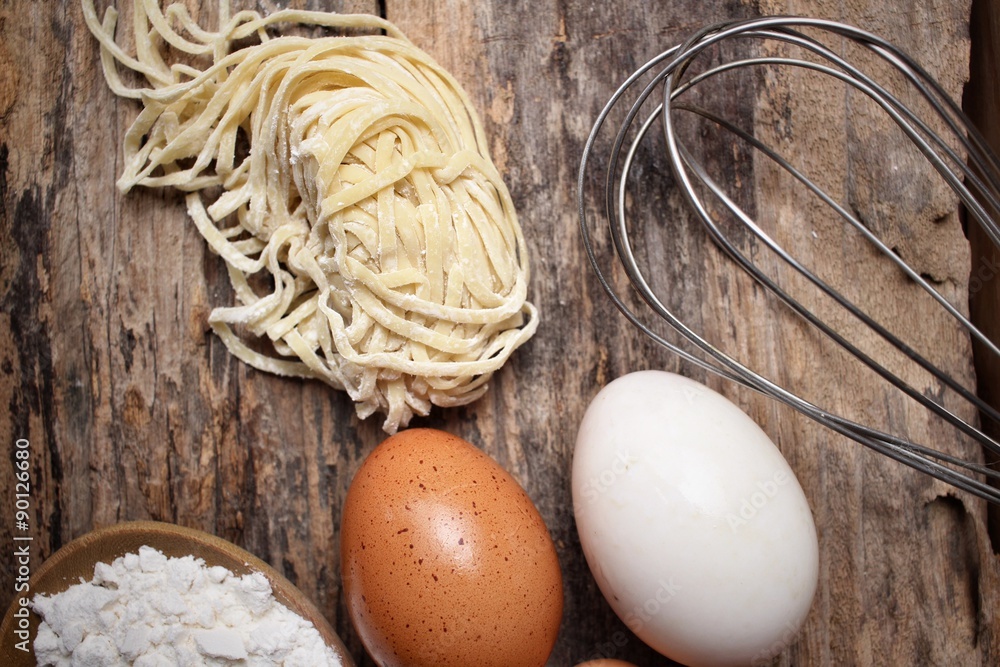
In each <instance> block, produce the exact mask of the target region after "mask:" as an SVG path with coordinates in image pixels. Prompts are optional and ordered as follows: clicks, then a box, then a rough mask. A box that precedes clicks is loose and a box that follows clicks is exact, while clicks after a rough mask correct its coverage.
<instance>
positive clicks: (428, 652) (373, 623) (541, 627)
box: [341, 429, 563, 667]
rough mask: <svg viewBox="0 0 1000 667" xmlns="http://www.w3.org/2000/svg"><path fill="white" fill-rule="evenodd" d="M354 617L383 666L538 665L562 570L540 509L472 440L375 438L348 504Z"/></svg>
mask: <svg viewBox="0 0 1000 667" xmlns="http://www.w3.org/2000/svg"><path fill="white" fill-rule="evenodd" d="M341 565H342V574H343V581H344V591H345V594H346V596H347V604H348V610H349V613H350V617H351V621H352V622H353V623H354V627H355V628H356V629H357V631H358V634H359V635H360V636H361V640H362V641H363V642H364V645H365V648H366V649H367V650H368V652H369V653H370V654H371V656H372V657H373V658H374V659H375V662H377V663H378V664H379V665H382V666H383V667H424V666H426V667H447V666H448V665H453V666H455V667H469V666H470V665H476V666H477V667H490V666H492V665H496V666H497V667H500V666H504V667H509V666H510V665H518V666H519V667H531V666H532V665H537V666H539V667H541V666H542V665H544V664H545V661H546V660H547V659H548V656H549V654H550V653H551V651H552V647H553V645H554V644H555V639H556V634H557V633H558V630H559V623H560V620H561V617H562V604H563V598H562V576H561V574H560V571H559V561H558V559H557V557H556V551H555V546H554V545H553V544H552V539H551V537H549V532H548V530H547V529H546V527H545V524H544V522H543V521H542V518H541V516H540V515H539V514H538V510H537V509H536V508H535V506H534V504H533V503H532V502H531V499H530V498H529V497H528V495H527V494H526V493H525V492H524V490H523V489H522V488H521V487H520V485H518V483H517V482H516V481H515V480H514V478H513V477H511V476H510V475H509V474H508V473H507V472H506V471H505V470H503V469H502V468H501V467H500V466H499V465H498V464H497V463H496V461H494V460H493V459H491V458H490V457H489V456H487V455H486V454H484V453H483V452H482V451H480V450H479V449H477V448H476V447H474V446H473V445H471V444H469V443H468V442H466V441H465V440H462V439H461V438H458V437H456V436H454V435H451V434H449V433H445V432H443V431H438V430H434V429H409V430H406V431H403V432H401V433H397V434H396V435H394V436H392V437H390V438H388V439H387V440H386V441H385V442H383V443H382V444H381V445H379V446H378V447H377V448H376V449H375V450H374V451H373V452H372V453H371V455H370V456H369V457H368V459H367V460H366V461H365V462H364V464H363V465H362V466H361V469H360V470H358V474H357V475H356V476H355V478H354V480H353V481H352V482H351V487H350V489H349V490H348V492H347V499H346V501H345V503H344V514H343V521H342V522H341Z"/></svg>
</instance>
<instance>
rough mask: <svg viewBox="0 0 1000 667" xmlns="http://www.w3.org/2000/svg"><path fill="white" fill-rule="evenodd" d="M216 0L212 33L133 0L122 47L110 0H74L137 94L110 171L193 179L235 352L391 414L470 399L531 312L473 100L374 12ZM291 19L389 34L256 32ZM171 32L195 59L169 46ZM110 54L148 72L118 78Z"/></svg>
mask: <svg viewBox="0 0 1000 667" xmlns="http://www.w3.org/2000/svg"><path fill="white" fill-rule="evenodd" d="M228 2H229V0H222V2H221V3H220V7H219V16H220V27H219V30H218V32H211V31H207V30H205V29H204V28H202V27H201V26H199V25H198V24H197V23H196V22H195V21H194V20H192V18H191V17H190V15H189V13H188V12H187V10H186V8H185V7H184V6H183V5H181V4H179V3H177V4H173V5H170V6H168V7H166V8H165V9H161V8H160V6H159V3H158V1H157V0H135V2H134V20H133V34H134V39H135V43H136V44H135V55H131V54H129V53H127V52H125V51H124V50H123V49H122V48H121V47H120V46H119V45H118V44H117V42H116V41H115V27H116V19H117V13H116V11H115V10H114V9H113V8H108V9H107V10H106V12H105V13H104V17H103V20H102V19H100V18H99V17H98V14H97V11H96V9H95V7H94V3H93V0H83V9H84V14H85V16H86V19H87V24H88V26H89V27H90V30H91V31H92V32H93V34H94V35H95V36H96V37H97V39H98V40H99V41H100V44H101V60H102V64H103V67H104V72H105V77H106V79H107V81H108V84H109V86H110V87H111V88H112V90H114V92H115V93H117V94H118V95H120V96H124V97H132V98H137V99H139V100H141V102H142V105H143V108H142V111H141V113H140V114H139V116H138V118H137V119H136V120H135V122H134V123H133V125H132V126H131V127H130V128H129V130H128V132H127V134H126V137H125V141H124V153H125V155H124V159H125V168H124V171H123V173H122V176H121V178H120V180H119V182H118V186H119V188H120V189H121V190H122V191H123V192H127V191H128V190H129V189H131V188H132V187H134V186H136V185H144V186H170V187H175V188H178V189H179V190H182V191H185V192H187V193H188V194H187V198H186V201H187V209H188V213H189V215H190V217H191V218H192V220H193V221H194V223H195V225H196V226H197V228H198V230H199V231H200V232H201V234H202V236H204V238H205V240H206V241H207V242H208V244H209V245H210V246H211V248H212V249H213V250H214V251H215V252H216V253H217V254H218V255H219V256H220V257H222V258H223V259H224V260H225V262H226V265H227V266H228V269H229V277H230V280H231V282H232V286H233V290H234V293H235V298H236V302H237V303H236V304H235V305H231V306H226V307H219V308H216V309H215V310H214V311H213V312H212V313H211V315H210V318H209V321H210V323H211V326H212V328H213V330H214V331H215V332H216V334H218V336H219V337H220V338H221V339H222V340H223V341H224V342H225V344H226V346H227V347H228V349H229V350H230V352H232V353H233V354H234V355H236V356H237V357H239V358H240V359H242V360H243V361H245V362H246V363H248V364H250V365H252V366H254V367H256V368H258V369H260V370H263V371H267V372H271V373H276V374H279V375H286V376H296V377H304V378H316V379H319V380H322V381H324V382H327V383H328V384H330V385H332V386H334V387H336V388H338V389H343V390H345V391H347V393H348V394H349V395H350V396H351V398H352V399H353V400H354V401H355V403H356V408H357V412H358V415H359V416H361V417H362V418H364V417H367V416H369V415H371V414H372V413H374V412H382V413H384V414H385V423H384V424H383V428H384V429H385V430H386V431H387V432H390V433H392V432H395V431H396V430H397V429H398V428H400V427H402V426H405V425H406V424H407V423H408V422H409V420H410V419H411V417H412V416H413V415H414V414H427V412H428V411H429V410H430V408H431V405H432V404H433V405H439V406H454V405H462V404H465V403H469V402H471V401H473V400H475V399H476V398H478V397H479V396H481V395H482V393H483V392H484V391H485V390H486V382H487V381H488V379H489V378H490V376H491V375H492V373H493V372H495V371H496V370H498V369H499V368H500V367H501V366H502V365H503V363H504V362H505V361H506V360H507V358H508V357H509V356H510V355H511V353H512V352H513V351H514V350H515V349H516V348H517V347H518V346H520V345H521V344H522V343H524V342H525V341H526V340H527V339H528V338H530V337H531V336H532V335H533V334H534V332H535V330H536V328H537V325H538V317H537V312H536V310H535V308H534V306H532V304H530V303H529V302H527V300H526V298H527V283H528V267H527V250H526V246H525V241H524V238H523V235H522V232H521V229H520V227H519V225H518V221H517V217H516V214H515V211H514V206H513V204H512V202H511V199H510V195H509V193H508V191H507V188H506V187H505V185H504V184H503V182H502V180H501V178H500V175H499V174H498V172H497V169H496V167H495V166H494V165H493V163H492V161H491V160H490V157H489V152H488V150H487V144H486V140H485V137H484V133H483V129H482V127H481V125H480V122H479V120H478V117H477V115H476V113H475V111H474V110H473V109H472V107H471V105H470V102H469V99H468V98H467V96H466V95H465V93H464V92H463V91H462V89H461V88H460V87H459V85H458V84H457V82H456V81H455V80H454V79H453V78H452V76H451V75H449V74H448V73H447V72H445V71H444V70H443V69H442V68H441V67H440V66H439V65H437V64H436V63H435V62H434V61H433V60H432V59H431V58H430V57H429V56H428V55H427V54H426V53H424V52H423V51H421V50H420V49H418V48H417V47H415V46H414V45H413V44H412V43H411V42H409V41H408V40H407V39H406V38H405V37H404V36H403V34H402V33H400V31H399V30H397V29H396V28H395V27H394V26H393V25H391V24H390V23H388V22H386V21H385V20H382V19H380V18H377V17H374V16H361V15H337V14H328V13H322V12H308V11H294V10H283V11H279V12H275V13H274V14H271V15H269V16H261V15H259V14H258V13H256V12H239V13H237V14H235V15H233V16H230V10H229V4H228ZM288 24H306V25H313V26H325V27H330V28H340V29H344V30H346V31H348V32H349V33H350V32H352V31H353V32H354V33H356V32H357V30H359V29H360V30H367V31H381V32H384V35H382V34H364V35H358V34H348V35H347V36H336V37H321V38H306V37H298V36H290V35H285V36H279V37H273V36H271V34H270V33H269V31H268V29H269V28H270V29H271V30H272V31H273V30H274V29H275V27H277V26H281V25H288ZM248 40H249V41H252V42H253V44H252V45H251V46H242V45H243V44H246V43H247V42H248ZM237 42H238V44H236V43H237ZM164 45H169V48H170V49H172V50H173V51H174V52H175V53H183V54H188V55H187V56H185V60H186V61H192V62H201V63H202V65H203V68H199V67H197V66H192V65H189V64H184V63H181V62H176V63H169V62H167V60H166V59H165V57H164V53H163V51H162V49H163V47H164ZM238 47H241V48H238ZM122 67H124V68H127V69H131V70H134V71H136V72H138V73H139V74H141V75H142V76H143V77H144V78H145V79H146V81H147V82H148V85H147V86H144V87H142V88H130V87H129V86H128V85H126V84H125V83H123V80H122V78H121V77H120V75H119V69H120V68H122ZM247 145H248V148H249V150H247ZM259 276H270V281H262V280H260V279H259ZM262 283H267V284H268V287H267V289H264V290H262V288H261V284H262ZM254 337H256V338H264V339H266V340H268V341H270V346H267V347H266V349H267V352H261V351H259V350H260V349H261V348H262V346H261V345H259V344H254V343H252V340H253V338H254Z"/></svg>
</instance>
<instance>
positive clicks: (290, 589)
mask: <svg viewBox="0 0 1000 667" xmlns="http://www.w3.org/2000/svg"><path fill="white" fill-rule="evenodd" d="M142 546H150V547H153V548H155V549H158V550H159V551H162V552H163V554H164V555H166V556H170V557H177V558H179V557H182V556H188V555H190V556H194V557H196V558H201V559H202V560H204V561H205V564H206V565H208V566H209V567H211V566H215V565H221V566H222V567H224V568H226V569H227V570H229V571H231V572H233V573H234V574H236V575H244V574H248V573H251V572H261V573H262V574H264V576H266V577H267V579H268V581H270V582H271V589H272V592H273V594H274V597H275V598H276V599H277V600H278V601H279V602H280V603H282V604H283V605H285V606H286V607H288V608H289V609H291V610H292V611H294V612H295V613H297V614H298V615H299V616H302V617H303V618H305V619H306V620H308V621H310V622H311V623H312V624H313V625H314V626H316V629H317V630H319V633H320V634H321V635H322V636H323V639H324V640H325V641H326V643H327V644H329V645H330V647H332V648H333V650H334V652H335V653H336V654H337V657H339V658H340V660H341V663H342V664H343V665H344V667H354V662H353V660H351V656H350V654H348V652H347V649H346V648H345V647H344V644H343V642H341V640H340V637H338V636H337V633H336V632H334V630H333V628H332V627H331V626H330V624H329V622H327V620H326V618H325V617H324V616H323V614H321V613H320V612H319V610H318V609H316V607H315V606H314V605H313V604H312V602H310V601H309V599H308V598H306V597H305V595H303V594H302V592H301V591H300V590H298V589H297V588H296V587H295V586H293V585H292V583H291V582H290V581H288V580H287V579H286V578H285V577H283V576H282V575H281V574H279V573H278V572H277V571H276V570H274V568H272V567H271V566H270V565H268V564H267V563H265V562H264V561H262V560H260V559H259V558H257V557H256V556H254V555H253V554H251V553H250V552H248V551H245V550H243V549H240V548H239V547H237V546H236V545H235V544H232V543H231V542H227V541H226V540H223V539H221V538H218V537H215V536H214V535H209V534H208V533H204V532H202V531H199V530H194V529H191V528H184V527H181V526H176V525H173V524H169V523H161V522H157V521H132V522H127V523H121V524H117V525H114V526H110V527H108V528H102V529H99V530H95V531H93V532H90V533H87V534H86V535H83V536H81V537H79V538H77V539H75V540H73V541H72V542H70V543H69V544H67V545H65V546H64V547H62V548H61V549H59V550H58V551H56V553H54V554H52V556H51V557H49V558H48V559H46V560H45V561H44V562H43V563H42V564H41V565H40V566H39V567H38V568H37V570H36V571H35V572H33V573H32V575H31V579H30V582H29V587H30V590H29V591H28V592H26V593H16V594H15V598H14V601H13V602H12V603H11V606H10V608H9V609H8V610H7V613H6V615H5V616H4V618H3V623H2V625H0V642H2V644H0V658H3V659H0V663H2V664H3V665H4V666H5V667H22V666H23V667H35V666H36V664H37V663H36V661H35V655H34V650H33V644H34V641H35V637H36V636H37V633H38V624H39V622H40V620H41V619H40V618H39V617H38V615H37V614H35V613H34V612H30V613H29V616H28V631H29V635H30V640H29V642H28V646H29V648H32V650H30V651H28V652H24V651H20V650H17V649H16V648H15V646H16V644H17V643H18V642H19V641H21V639H20V638H19V637H18V635H17V634H15V633H16V631H17V630H18V629H19V622H20V620H21V619H20V618H17V617H15V615H14V614H15V613H16V612H17V611H18V609H19V608H20V604H19V599H20V598H21V597H27V598H28V599H31V598H33V597H34V596H35V595H37V594H38V593H44V594H46V595H52V594H55V593H59V592H62V591H64V590H66V589H67V588H69V587H70V586H71V585H73V584H76V583H79V582H80V580H81V579H84V580H88V581H89V580H90V579H93V577H94V566H95V565H96V564H97V563H99V562H104V563H110V562H111V561H113V560H114V559H116V558H119V557H121V556H124V555H125V554H128V553H136V552H138V550H139V547H142Z"/></svg>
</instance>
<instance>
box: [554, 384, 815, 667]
mask: <svg viewBox="0 0 1000 667" xmlns="http://www.w3.org/2000/svg"><path fill="white" fill-rule="evenodd" d="M572 481H573V506H574V511H575V513H576V524H577V530H578V531H579V534H580V542H581V545H582V546H583V552H584V555H585V556H586V558H587V563H588V564H589V566H590V569H591V572H592V573H593V574H594V577H595V579H596V580H597V584H598V585H599V586H600V589H601V592H602V593H604V596H605V597H606V598H607V600H608V602H609V603H610V604H611V606H612V608H613V609H614V610H615V613H617V614H618V616H619V617H620V618H621V619H622V621H624V623H625V624H626V625H627V626H628V627H629V628H630V629H631V630H632V631H633V632H634V633H635V634H636V635H637V636H638V637H639V638H640V639H642V640H643V641H644V642H646V643H647V644H649V645H650V646H651V647H653V648H654V649H656V650H657V651H659V652H660V653H662V654H664V655H666V656H667V657H669V658H672V659H673V660H676V661H678V662H681V663H684V664H687V665H691V666H696V665H753V664H764V663H766V662H768V661H769V660H770V659H771V658H773V657H774V656H775V655H777V654H778V653H780V652H781V651H783V650H784V649H785V648H787V647H788V646H789V645H790V644H791V642H792V640H793V639H794V637H795V636H796V634H797V633H798V630H799V628H800V627H801V625H802V623H803V621H804V620H805V618H806V615H807V614H808V612H809V608H810V607H811V605H812V599H813V595H814V594H815V592H816V584H817V578H818V572H819V549H818V545H817V541H816V527H815V525H814V523H813V517H812V513H811V511H810V509H809V504H808V502H807V501H806V498H805V495H804V494H803V492H802V488H801V487H800V486H799V483H798V480H797V479H796V478H795V474H794V473H793V472H792V470H791V468H790V467H789V466H788V463H787V461H785V459H784V457H783V456H782V455H781V452H780V451H779V450H778V448H777V447H775V445H774V443H772V442H771V440H770V439H769V438H768V437H767V434H765V433H764V432H763V431H762V430H761V429H760V427H759V426H757V424H756V423H754V422H753V420H751V419H750V418H749V417H748V416H747V415H746V414H745V413H744V412H743V411H742V410H740V409H739V408H738V407H737V406H736V405H734V404H733V403H731V402H730V401H729V400H727V399H726V398H725V397H723V396H722V395H720V394H718V393H716V392H714V391H712V390H711V389H709V388H708V387H706V386H704V385H702V384H700V383H697V382H694V381H693V380H690V379H687V378H684V377H682V376H680V375H675V374H672V373H666V372H662V371H641V372H637V373H631V374H629V375H625V376H623V377H620V378H618V379H617V380H615V381H613V382H611V383H610V384H608V385H607V386H606V387H605V388H604V389H602V390H601V391H600V392H599V393H598V394H597V396H596V397H594V400H593V401H592V402H591V404H590V406H589V407H588V409H587V412H586V414H585V415H584V418H583V421H582V423H581V424H580V431H579V434H578V436H577V441H576V451H575V454H574V459H573V480H572Z"/></svg>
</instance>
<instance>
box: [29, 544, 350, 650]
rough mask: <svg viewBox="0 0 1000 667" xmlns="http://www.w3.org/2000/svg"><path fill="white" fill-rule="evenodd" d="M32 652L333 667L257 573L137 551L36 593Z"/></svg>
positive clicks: (311, 630)
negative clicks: (87, 576) (60, 587)
mask: <svg viewBox="0 0 1000 667" xmlns="http://www.w3.org/2000/svg"><path fill="white" fill-rule="evenodd" d="M32 608H33V609H34V611H35V612H36V613H37V614H38V615H39V616H41V618H42V622H41V623H40V625H39V627H38V636H37V637H36V639H35V656H36V658H37V660H38V664H39V665H41V666H43V667H45V666H48V665H52V666H55V667H69V666H71V665H72V666H73V667H118V666H119V665H122V666H125V665H130V666H133V667H172V666H174V665H179V666H187V665H191V666H194V665H208V666H215V665H232V664H233V663H234V662H238V663H239V664H241V665H247V666H248V667H264V666H272V665H282V666H285V667H300V666H301V667H321V666H329V667H335V666H339V665H340V664H341V663H340V660H339V659H338V658H337V656H336V655H335V654H334V652H333V650H332V649H331V648H330V647H328V646H327V645H326V644H325V643H324V641H323V638H322V636H321V635H320V633H319V631H318V630H317V629H316V627H315V626H314V625H313V624H312V623H310V622H309V621H307V620H306V619H304V618H302V617H301V616H299V615H298V614H296V613H295V612H293V611H292V610H291V609H289V608H288V607H285V606H284V605H282V604H281V603H280V602H278V601H277V600H276V599H275V598H274V595H272V592H271V584H270V582H269V581H268V580H267V577H265V576H264V575H263V574H261V573H259V572H254V573H251V574H246V575H243V576H237V575H235V574H233V573H232V572H230V571H229V570H227V569H226V568H224V567H207V566H206V565H205V562H204V561H203V560H201V559H199V558H194V557H193V556H184V557H182V558H170V557H167V556H165V555H164V554H163V553H162V552H160V551H158V550H156V549H154V548H152V547H147V546H144V547H141V548H140V549H139V551H138V553H132V554H127V555H125V556H122V557H121V558H118V559H116V560H115V561H114V562H112V563H98V564H97V565H96V566H95V567H94V578H93V579H92V580H91V581H81V582H80V583H79V584H75V585H73V586H70V587H69V588H68V589H66V590H65V591H63V592H62V593H57V594H55V595H52V596H46V595H36V596H35V598H34V600H33V601H32Z"/></svg>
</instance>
